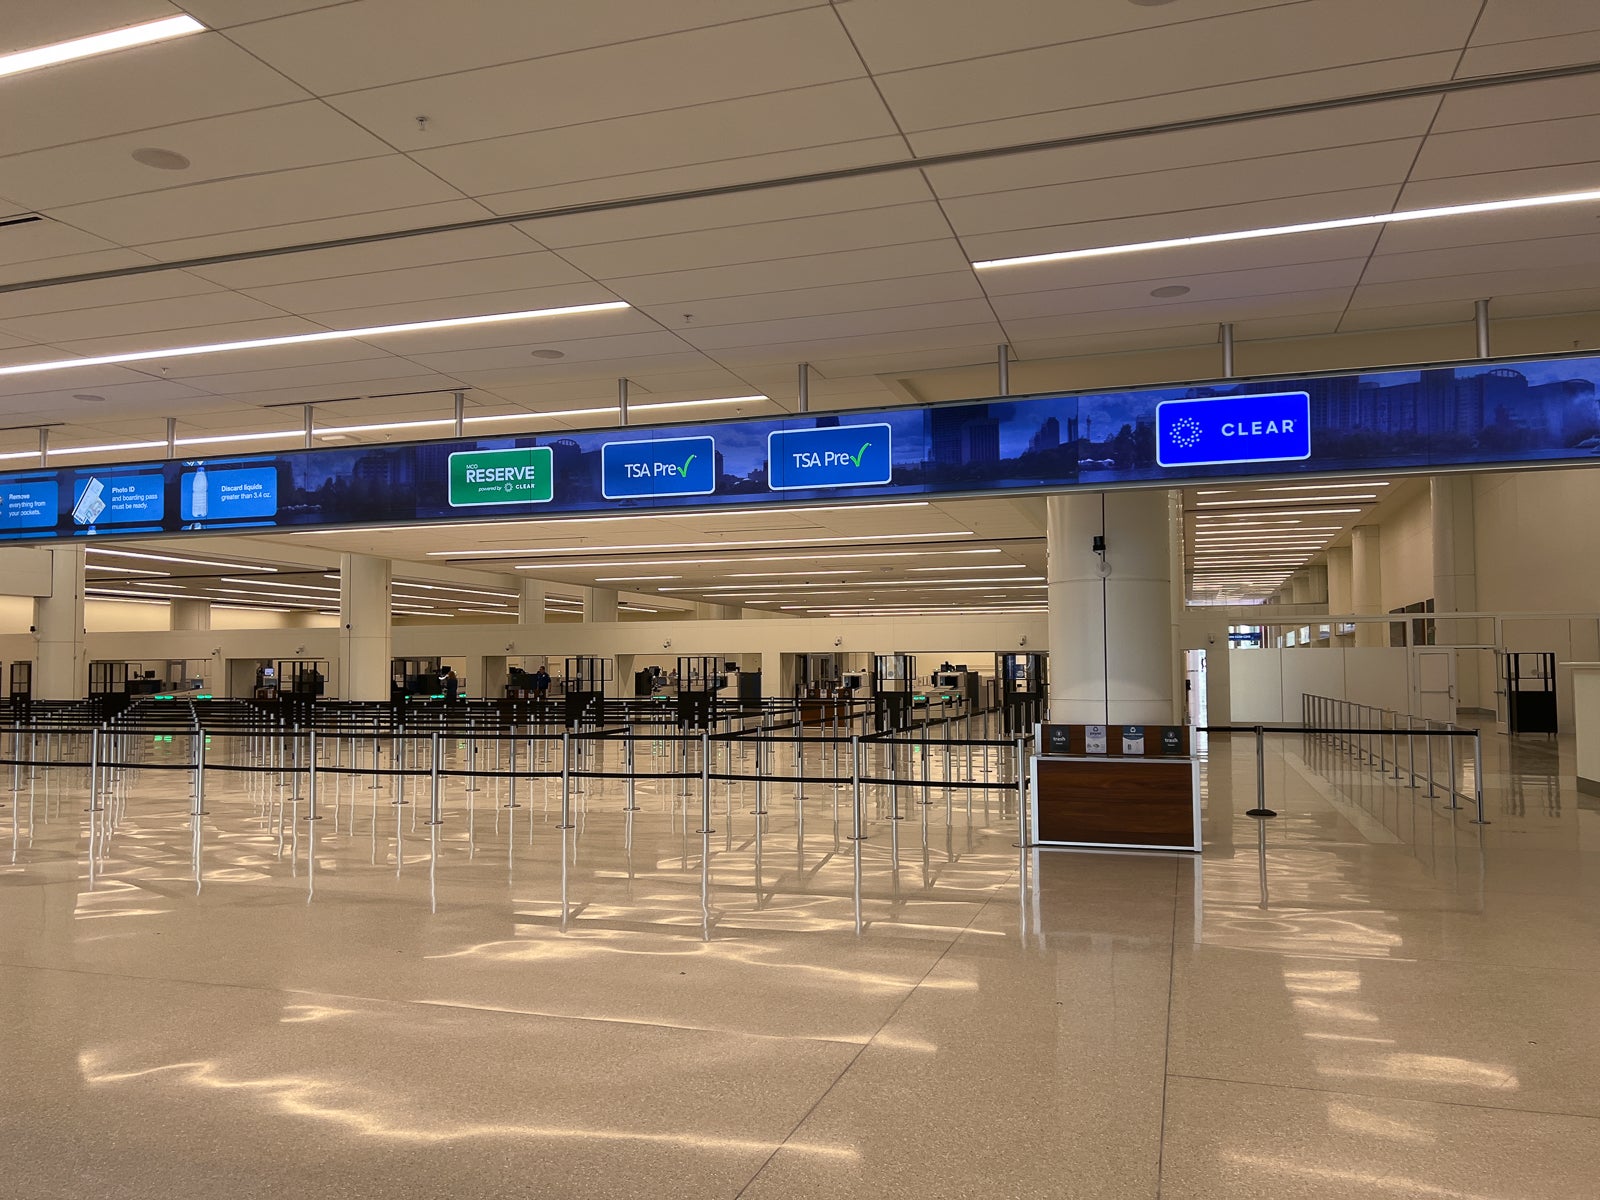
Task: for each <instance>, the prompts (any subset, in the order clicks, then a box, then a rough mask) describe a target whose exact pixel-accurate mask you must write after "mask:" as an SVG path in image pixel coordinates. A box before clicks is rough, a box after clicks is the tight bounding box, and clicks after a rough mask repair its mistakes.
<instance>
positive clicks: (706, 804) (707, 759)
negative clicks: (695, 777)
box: [695, 729, 799, 833]
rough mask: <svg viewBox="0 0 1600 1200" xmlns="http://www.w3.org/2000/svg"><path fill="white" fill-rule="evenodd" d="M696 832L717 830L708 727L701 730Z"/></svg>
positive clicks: (713, 831)
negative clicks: (698, 803) (713, 811)
mask: <svg viewBox="0 0 1600 1200" xmlns="http://www.w3.org/2000/svg"><path fill="white" fill-rule="evenodd" d="M796 786H797V787H798V782H797V783H796ZM798 798H799V797H798V793H797V794H796V799H798ZM695 832H696V833H715V832H716V830H715V829H713V828H711V732H710V731H709V730H706V729H702V730H701V731H700V828H699V829H696V830H695Z"/></svg>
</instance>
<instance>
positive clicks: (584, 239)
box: [518, 171, 932, 250]
mask: <svg viewBox="0 0 1600 1200" xmlns="http://www.w3.org/2000/svg"><path fill="white" fill-rule="evenodd" d="M931 199H932V194H931V193H930V192H929V190H928V185H927V183H926V182H924V180H923V179H922V176H921V175H920V174H919V173H918V172H915V171H905V172H896V173H894V174H889V175H874V176H868V177H867V178H865V179H835V180H822V181H819V182H817V183H804V184H796V185H794V186H792V187H783V188H773V189H770V190H766V191H758V192H747V193H739V194H737V195H731V196H708V197H704V198H697V199H693V200H679V201H675V202H672V203H665V204H652V205H649V206H647V207H643V208H634V209H622V210H617V211H612V212H598V213H582V214H577V215H574V216H569V217H552V218H549V219H545V220H539V221H528V222H523V223H521V224H519V226H518V228H521V229H526V230H528V231H529V232H530V233H531V234H532V235H533V236H534V237H535V238H537V239H538V241H539V242H540V244H541V245H545V246H549V247H550V248H551V249H553V250H566V249H570V248H572V247H577V246H594V245H603V244H606V243H610V242H618V241H633V240H636V239H638V238H644V237H662V236H666V235H669V234H675V233H695V232H699V231H703V230H710V231H713V232H716V231H720V230H725V229H730V228H735V227H739V226H746V225H758V224H763V223H766V222H771V221H788V220H796V219H799V218H804V217H815V216H822V215H824V214H827V213H849V212H857V211H861V210H866V209H875V208H888V207H890V206H892V205H897V204H917V203H922V202H925V201H928V200H931Z"/></svg>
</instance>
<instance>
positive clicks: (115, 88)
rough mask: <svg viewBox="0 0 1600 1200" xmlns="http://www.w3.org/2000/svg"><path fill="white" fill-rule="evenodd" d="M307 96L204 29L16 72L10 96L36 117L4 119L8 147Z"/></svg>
mask: <svg viewBox="0 0 1600 1200" xmlns="http://www.w3.org/2000/svg"><path fill="white" fill-rule="evenodd" d="M306 98H307V97H306V93H305V92H304V91H303V90H301V89H300V88H298V87H296V86H295V85H294V84H292V83H290V82H289V81H288V80H287V79H285V78H284V77H283V76H282V75H280V74H278V73H277V72H276V71H274V70H273V69H272V68H271V67H268V66H266V65H265V64H264V63H261V62H259V61H257V60H256V59H254V58H252V57H251V56H250V55H248V54H246V53H245V52H244V51H243V50H241V49H239V48H238V47H237V46H235V45H233V44H232V43H230V42H229V41H228V40H227V39H226V38H224V37H223V36H222V35H221V34H217V33H198V34H193V35H191V36H189V37H181V38H177V39H175V40H173V41H169V42H159V43H155V44H153V45H149V46H139V47H136V48H134V49H131V50H120V51H118V52H117V53H115V54H107V55H102V56H98V57H96V58H94V59H92V60H85V61H82V62H76V63H66V64H63V65H61V66H58V67H52V68H50V69H48V70H43V71H30V72H28V73H27V74H24V75H18V76H15V77H14V78H11V79H8V80H7V81H6V99H7V102H8V103H9V104H10V105H12V106H14V108H15V109H16V110H18V111H26V112H27V113H28V119H27V120H26V121H16V120H12V121H7V122H5V123H4V124H3V125H0V155H6V154H19V153H21V152H22V151H24V150H36V149H40V148H42V147H45V146H60V145H64V144H66V143H68V142H76V141H81V140H83V139H85V138H103V137H108V136H110V135H111V134H116V133H124V132H128V131H131V130H135V129H158V128H162V127H165V126H168V125H175V124H178V123H180V122H183V121H196V120H199V119H201V118H203V117H211V116H216V115H218V114H221V113H229V112H243V111H245V110H246V109H251V108H261V107H263V106H265V105H269V104H289V103H292V102H293V101H296V100H304V99H306Z"/></svg>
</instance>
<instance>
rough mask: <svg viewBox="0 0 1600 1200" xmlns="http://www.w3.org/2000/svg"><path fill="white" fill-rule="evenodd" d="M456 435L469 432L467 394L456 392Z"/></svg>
mask: <svg viewBox="0 0 1600 1200" xmlns="http://www.w3.org/2000/svg"><path fill="white" fill-rule="evenodd" d="M455 398H456V436H457V437H461V436H463V435H464V434H465V433H466V432H467V394H466V393H465V392H456V393H455Z"/></svg>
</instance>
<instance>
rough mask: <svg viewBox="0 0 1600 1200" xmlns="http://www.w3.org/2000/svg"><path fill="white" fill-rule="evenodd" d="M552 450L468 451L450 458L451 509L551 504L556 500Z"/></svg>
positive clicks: (545, 447)
mask: <svg viewBox="0 0 1600 1200" xmlns="http://www.w3.org/2000/svg"><path fill="white" fill-rule="evenodd" d="M554 459H555V453H554V452H553V451H552V450H551V449H550V447H549V446H517V447H515V448H514V449H511V450H465V451H461V452H460V453H457V454H452V455H451V456H450V507H451V508H473V507H476V506H479V505H484V504H548V503H549V502H550V501H551V500H552V499H554V497H555V485H554V476H555V470H554Z"/></svg>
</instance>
